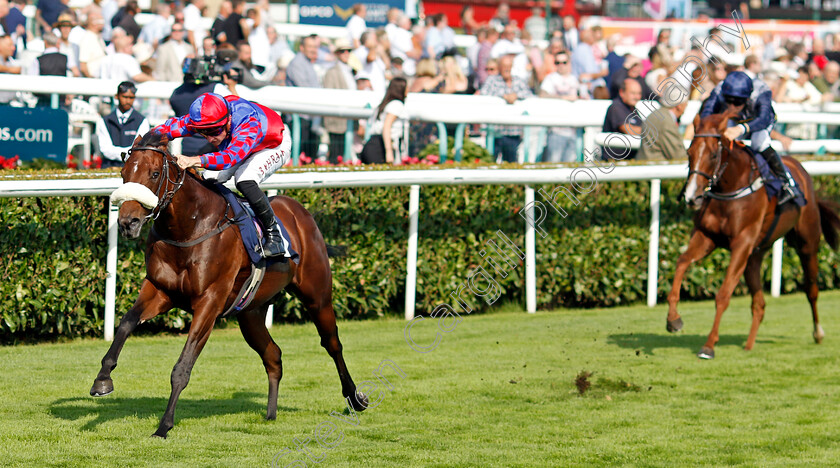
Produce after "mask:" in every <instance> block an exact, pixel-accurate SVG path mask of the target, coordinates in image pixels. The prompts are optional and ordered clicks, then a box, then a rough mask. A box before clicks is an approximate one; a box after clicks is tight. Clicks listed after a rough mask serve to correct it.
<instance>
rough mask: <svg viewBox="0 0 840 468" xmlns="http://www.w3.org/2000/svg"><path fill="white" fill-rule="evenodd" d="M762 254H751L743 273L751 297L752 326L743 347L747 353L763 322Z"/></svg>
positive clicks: (753, 343)
mask: <svg viewBox="0 0 840 468" xmlns="http://www.w3.org/2000/svg"><path fill="white" fill-rule="evenodd" d="M764 254H765V252H764V251H761V252H756V253H753V254H752V255H751V256H750V258H749V260H747V269H746V270H745V271H744V279H746V281H747V287H748V288H749V290H750V294H751V295H752V326H751V327H750V336H749V337H748V338H747V344H746V346H744V349H746V350H747V351H749V350H751V349H752V348H753V346H754V345H755V337H756V335H757V334H758V326H759V325H760V324H761V321H762V320H764V306H765V302H764V291H762V289H761V261H762V260H763V259H764Z"/></svg>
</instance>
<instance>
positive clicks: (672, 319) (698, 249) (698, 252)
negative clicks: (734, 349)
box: [666, 230, 715, 333]
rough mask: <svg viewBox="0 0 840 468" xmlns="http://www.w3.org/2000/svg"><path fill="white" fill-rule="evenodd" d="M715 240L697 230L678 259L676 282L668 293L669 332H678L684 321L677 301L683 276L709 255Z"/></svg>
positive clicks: (667, 324) (667, 327) (675, 274)
mask: <svg viewBox="0 0 840 468" xmlns="http://www.w3.org/2000/svg"><path fill="white" fill-rule="evenodd" d="M714 248H715V244H714V242H713V241H712V240H711V239H709V238H708V237H706V235H705V234H703V233H702V232H700V231H697V230H695V231H694V232H693V233H692V234H691V239H690V240H689V241H688V248H687V249H686V250H685V252H684V253H683V254H682V255H680V258H679V260H677V269H676V271H675V272H674V282H673V283H672V284H671V292H670V293H669V294H668V319H667V321H666V329H667V330H668V331H669V332H672V333H673V332H678V331H680V330H681V329H682V327H683V323H682V318H680V314H679V313H678V312H677V303H678V302H679V301H680V287H681V286H682V280H683V276H685V272H686V270H688V267H689V266H691V264H692V263H694V262H696V261H697V260H700V259H702V258H704V257H705V256H706V255H709V252H711V251H712V250H714Z"/></svg>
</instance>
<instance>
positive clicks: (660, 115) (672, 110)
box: [636, 100, 688, 160]
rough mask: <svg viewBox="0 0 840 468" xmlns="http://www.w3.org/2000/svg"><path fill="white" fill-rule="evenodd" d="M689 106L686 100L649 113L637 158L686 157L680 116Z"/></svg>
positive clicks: (664, 104)
mask: <svg viewBox="0 0 840 468" xmlns="http://www.w3.org/2000/svg"><path fill="white" fill-rule="evenodd" d="M686 106H688V100H684V101H682V102H680V103H679V104H676V105H675V106H673V107H669V106H668V105H667V104H666V103H663V105H662V107H660V108H659V109H656V110H655V111H653V112H651V113H650V115H648V117H647V119H645V122H644V130H645V131H644V135H643V137H642V138H643V140H642V145H641V148H640V149H639V153H638V154H637V155H636V159H639V160H650V159H685V158H686V152H685V145H683V137H682V135H681V134H680V128H679V125H680V123H679V122H680V117H682V115H683V113H684V112H685V108H686Z"/></svg>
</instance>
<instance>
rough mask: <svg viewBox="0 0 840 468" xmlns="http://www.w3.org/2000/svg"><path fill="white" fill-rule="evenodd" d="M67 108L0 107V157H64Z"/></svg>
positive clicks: (59, 159)
mask: <svg viewBox="0 0 840 468" xmlns="http://www.w3.org/2000/svg"><path fill="white" fill-rule="evenodd" d="M67 123H68V116H67V111H65V110H63V109H50V108H48V107H35V108H26V107H9V106H0V156H3V157H4V158H13V157H15V156H18V157H20V159H21V160H23V161H25V160H30V159H34V158H44V159H52V160H54V161H59V162H62V163H63V162H64V161H65V159H66V158H67Z"/></svg>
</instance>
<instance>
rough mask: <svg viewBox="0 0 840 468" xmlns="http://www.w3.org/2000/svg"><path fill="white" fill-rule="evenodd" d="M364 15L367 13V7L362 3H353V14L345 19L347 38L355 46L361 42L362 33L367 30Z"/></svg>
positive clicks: (358, 45)
mask: <svg viewBox="0 0 840 468" xmlns="http://www.w3.org/2000/svg"><path fill="white" fill-rule="evenodd" d="M365 15H367V8H366V7H365V5H364V3H357V4H355V5H353V16H351V17H350V19H349V20H347V39H349V40H350V43H352V44H353V47H356V48H357V47H360V46H361V45H362V44H363V42H362V33H364V32H365V31H366V30H367V22H365Z"/></svg>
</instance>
